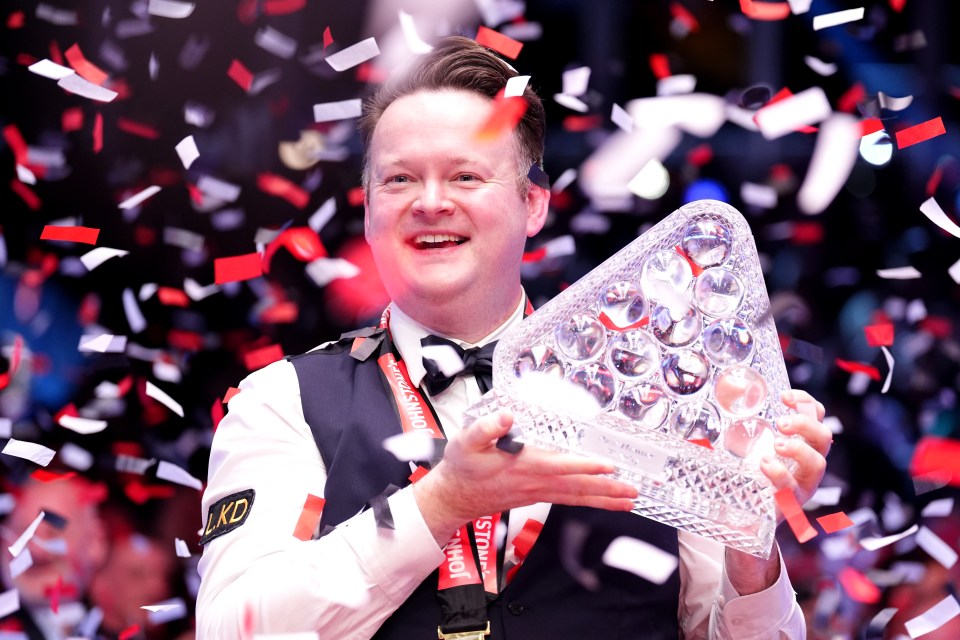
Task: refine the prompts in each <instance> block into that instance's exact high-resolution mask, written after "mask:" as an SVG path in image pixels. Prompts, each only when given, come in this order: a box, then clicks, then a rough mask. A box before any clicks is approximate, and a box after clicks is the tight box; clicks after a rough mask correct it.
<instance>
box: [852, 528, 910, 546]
mask: <svg viewBox="0 0 960 640" xmlns="http://www.w3.org/2000/svg"><path fill="white" fill-rule="evenodd" d="M919 530H920V526H919V525H913V526H912V527H910V528H909V529H907V530H906V531H901V532H900V533H895V534H893V535H890V536H885V537H882V538H875V537H869V538H861V540H860V546H861V547H863V548H864V549H866V550H867V551H876V550H877V549H882V548H883V547H887V546H889V545H891V544H893V543H894V542H897V541H899V540H903V539H904V538H907V537H909V536H912V535H913V534H915V533H916V532H917V531H919Z"/></svg>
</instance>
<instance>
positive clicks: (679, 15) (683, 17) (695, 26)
mask: <svg viewBox="0 0 960 640" xmlns="http://www.w3.org/2000/svg"><path fill="white" fill-rule="evenodd" d="M670 15H672V16H673V19H674V20H679V21H680V22H682V23H683V25H684V26H685V27H686V28H687V29H688V30H689V31H691V32H693V33H696V32H697V31H699V30H700V22H699V21H697V19H696V18H695V17H694V15H693V14H692V13H690V11H689V10H687V8H686V7H684V6H683V5H682V4H680V3H678V2H671V3H670Z"/></svg>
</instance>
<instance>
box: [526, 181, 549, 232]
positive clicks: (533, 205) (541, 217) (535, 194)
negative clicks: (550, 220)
mask: <svg viewBox="0 0 960 640" xmlns="http://www.w3.org/2000/svg"><path fill="white" fill-rule="evenodd" d="M549 209H550V190H549V189H544V188H543V187H541V186H538V185H535V184H533V183H530V186H529V187H528V188H527V237H528V238H532V237H533V236H535V235H537V233H539V232H540V229H543V225H544V223H545V222H546V221H547V212H548V211H549Z"/></svg>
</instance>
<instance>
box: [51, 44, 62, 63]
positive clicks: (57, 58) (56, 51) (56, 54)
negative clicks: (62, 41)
mask: <svg viewBox="0 0 960 640" xmlns="http://www.w3.org/2000/svg"><path fill="white" fill-rule="evenodd" d="M50 60H51V61H53V62H56V63H57V64H59V65H60V66H61V67H62V66H63V54H61V53H60V45H58V44H57V41H56V40H51V41H50Z"/></svg>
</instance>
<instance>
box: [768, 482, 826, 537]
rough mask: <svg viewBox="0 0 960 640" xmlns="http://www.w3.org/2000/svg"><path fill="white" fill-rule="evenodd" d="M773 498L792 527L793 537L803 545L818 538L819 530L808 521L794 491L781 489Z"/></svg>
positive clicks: (787, 488)
mask: <svg viewBox="0 0 960 640" xmlns="http://www.w3.org/2000/svg"><path fill="white" fill-rule="evenodd" d="M773 497H774V499H775V500H776V501H777V505H779V507H780V511H781V513H783V517H784V518H786V519H787V524H789V525H790V529H791V530H792V531H793V535H795V536H796V537H797V540H798V541H799V542H801V543H803V542H806V541H807V540H810V539H811V538H814V537H816V536H817V530H816V529H814V528H813V526H812V525H811V524H810V521H809V520H807V516H806V514H804V513H803V508H801V506H800V503H799V502H797V497H796V496H795V495H793V490H792V489H790V488H789V487H785V488H783V489H780V490H779V491H777V492H776V493H775V494H774V495H773Z"/></svg>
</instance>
